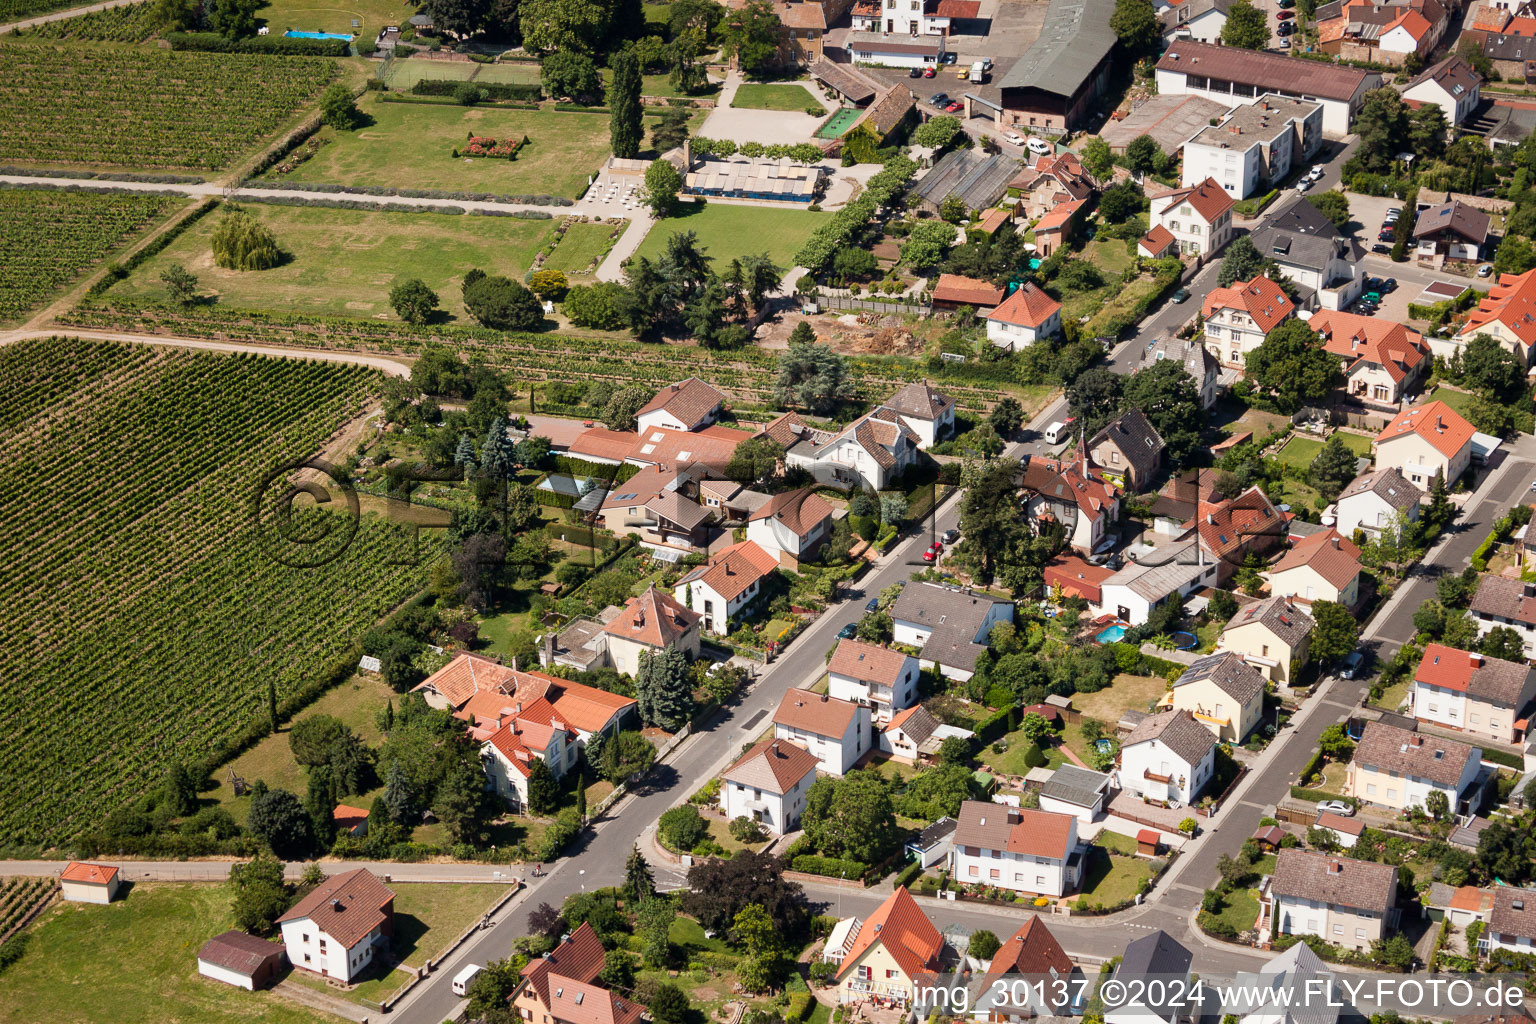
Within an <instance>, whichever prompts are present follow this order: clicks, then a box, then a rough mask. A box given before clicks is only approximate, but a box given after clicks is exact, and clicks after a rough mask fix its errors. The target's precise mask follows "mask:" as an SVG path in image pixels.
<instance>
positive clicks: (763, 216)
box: [638, 203, 831, 270]
mask: <svg viewBox="0 0 1536 1024" xmlns="http://www.w3.org/2000/svg"><path fill="white" fill-rule="evenodd" d="M681 210H682V213H681V215H680V216H677V217H669V218H668V219H666V220H663V221H658V222H657V224H656V226H655V227H653V228H651V230H650V233H649V234H647V235H646V236H645V241H643V242H641V243H640V248H639V250H638V254H639V255H641V256H646V257H649V258H650V259H656V258H657V257H659V256H660V255H661V254H662V253H664V252H665V251H666V248H667V239H668V238H669V237H670V236H671V235H672V234H673V233H674V232H678V231H692V232H693V233H694V234H696V235H698V237H699V245H700V247H701V248H703V249H704V250H706V252H707V253H708V254H709V255H710V256H711V257H713V258H714V260H715V263H716V269H717V270H718V269H720V268H721V266H722V265H723V264H725V263H728V262H730V260H731V259H733V258H735V257H739V256H746V255H748V254H750V253H758V252H767V253H768V255H769V256H771V257H773V261H774V262H775V263H777V264H778V265H779V266H780V267H783V268H784V269H785V270H788V269H790V267H792V266H793V265H794V256H795V251H796V250H797V249H799V248H800V246H801V245H802V244H804V242H805V240H806V239H807V238H809V237H810V235H811V232H812V231H815V230H816V228H817V227H818V226H820V225H821V223H822V221H823V220H825V219H826V218H827V217H830V216H831V214H829V213H811V212H810V211H808V210H775V209H770V208H769V207H765V206H729V205H726V204H725V203H707V204H703V205H700V204H698V203H684V204H683V205H682V207H681Z"/></svg>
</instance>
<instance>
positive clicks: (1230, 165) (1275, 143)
mask: <svg viewBox="0 0 1536 1024" xmlns="http://www.w3.org/2000/svg"><path fill="white" fill-rule="evenodd" d="M1322 141H1323V108H1322V105H1321V104H1319V103H1309V102H1308V101H1306V100H1298V99H1291V98H1290V97H1286V96H1277V95H1275V94H1274V93H1268V94H1266V95H1264V96H1261V97H1259V98H1258V99H1256V100H1254V101H1253V102H1252V103H1250V104H1247V105H1245V106H1239V107H1234V108H1233V109H1232V112H1231V113H1230V114H1228V115H1227V116H1226V117H1224V118H1222V120H1221V122H1220V123H1219V124H1213V125H1208V126H1207V127H1205V128H1202V129H1200V131H1199V133H1197V134H1196V135H1195V137H1194V138H1192V139H1190V140H1189V141H1188V142H1186V143H1184V167H1183V171H1182V177H1181V179H1180V180H1181V181H1182V182H1183V183H1184V186H1185V187H1186V188H1187V187H1190V186H1192V185H1198V184H1199V183H1200V182H1202V181H1205V180H1206V179H1210V180H1212V181H1215V182H1218V183H1219V184H1220V185H1221V187H1222V188H1223V189H1224V190H1225V191H1226V193H1227V195H1229V196H1231V197H1232V198H1233V199H1246V198H1247V197H1248V196H1251V195H1253V194H1254V193H1255V192H1260V191H1265V190H1268V189H1271V188H1274V187H1276V186H1277V185H1278V184H1279V183H1280V182H1281V181H1283V180H1285V177H1286V175H1288V174H1290V173H1291V169H1292V168H1293V167H1300V166H1303V165H1305V164H1306V162H1307V161H1308V160H1310V159H1312V156H1313V155H1314V154H1315V153H1316V152H1317V147H1318V146H1320V145H1322Z"/></svg>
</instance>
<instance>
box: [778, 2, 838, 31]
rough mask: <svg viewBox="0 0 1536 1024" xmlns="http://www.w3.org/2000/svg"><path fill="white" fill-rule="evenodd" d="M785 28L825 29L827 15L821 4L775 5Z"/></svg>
mask: <svg viewBox="0 0 1536 1024" xmlns="http://www.w3.org/2000/svg"><path fill="white" fill-rule="evenodd" d="M774 10H776V11H777V12H778V15H779V21H780V22H781V23H782V24H783V25H784V27H785V28H798V29H802V30H803V29H816V28H819V29H824V28H826V27H827V13H826V11H824V10H822V7H821V4H819V3H780V4H775V5H774Z"/></svg>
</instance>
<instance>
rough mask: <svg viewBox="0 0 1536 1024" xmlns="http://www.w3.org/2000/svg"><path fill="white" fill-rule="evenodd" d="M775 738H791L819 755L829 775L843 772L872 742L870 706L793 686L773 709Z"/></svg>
mask: <svg viewBox="0 0 1536 1024" xmlns="http://www.w3.org/2000/svg"><path fill="white" fill-rule="evenodd" d="M773 735H774V738H775V739H781V740H788V741H789V742H791V743H794V744H795V745H797V746H801V747H804V748H805V749H807V750H809V751H810V752H811V753H812V754H814V755H815V757H816V760H817V763H818V767H819V768H820V769H821V770H822V771H824V772H826V773H827V774H828V775H843V774H844V773H846V772H847V771H848V769H850V768H852V767H853V766H854V765H855V764H856V763H857V762H858V760H859V758H861V757H863V756H864V755H865V754H866V753H868V751H869V748H870V746H871V743H872V736H871V734H870V729H869V708H867V707H865V706H864V705H862V704H855V703H853V702H852V701H848V700H839V699H838V698H836V697H828V696H827V695H826V694H822V693H814V692H812V691H810V690H799V689H792V690H790V691H789V692H787V693H785V694H784V698H783V699H782V700H781V701H779V709H778V710H777V711H775V712H774V713H773Z"/></svg>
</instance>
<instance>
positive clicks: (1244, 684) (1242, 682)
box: [1173, 651, 1264, 707]
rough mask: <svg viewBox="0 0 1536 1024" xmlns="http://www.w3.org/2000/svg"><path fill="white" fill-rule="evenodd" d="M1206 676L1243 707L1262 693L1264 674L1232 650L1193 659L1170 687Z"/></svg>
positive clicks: (1194, 681)
mask: <svg viewBox="0 0 1536 1024" xmlns="http://www.w3.org/2000/svg"><path fill="white" fill-rule="evenodd" d="M1206 679H1209V680H1210V681H1211V682H1213V683H1215V684H1216V686H1217V688H1218V689H1220V690H1221V692H1222V693H1225V694H1226V695H1227V696H1228V697H1231V698H1232V699H1233V700H1235V701H1237V702H1238V703H1239V704H1241V705H1243V706H1245V707H1246V706H1247V704H1248V702H1249V701H1251V700H1253V699H1254V698H1255V697H1257V696H1258V695H1259V694H1261V693H1263V692H1264V677H1263V675H1261V674H1260V673H1259V670H1258V669H1256V668H1254V667H1253V666H1252V665H1250V664H1248V662H1246V661H1245V660H1243V656H1242V655H1241V654H1238V653H1237V652H1236V651H1224V652H1222V653H1220V654H1208V655H1206V656H1205V657H1203V658H1197V659H1195V661H1194V662H1192V663H1191V664H1190V666H1189V668H1187V669H1185V670H1184V674H1183V675H1181V676H1179V678H1178V679H1177V680H1175V681H1174V684H1173V685H1174V687H1175V688H1177V687H1180V686H1188V685H1189V684H1191V683H1198V682H1201V681H1203V680H1206Z"/></svg>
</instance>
